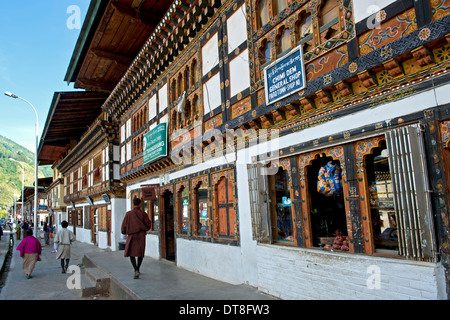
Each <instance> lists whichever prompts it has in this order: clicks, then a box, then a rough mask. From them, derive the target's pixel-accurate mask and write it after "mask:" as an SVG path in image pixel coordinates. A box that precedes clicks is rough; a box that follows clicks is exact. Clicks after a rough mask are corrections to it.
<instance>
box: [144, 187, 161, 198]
mask: <svg viewBox="0 0 450 320" xmlns="http://www.w3.org/2000/svg"><path fill="white" fill-rule="evenodd" d="M158 187H159V185H158V184H155V185H149V186H145V188H142V189H141V191H142V200H151V201H155V200H156V191H157V189H156V188H158Z"/></svg>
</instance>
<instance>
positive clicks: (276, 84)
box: [264, 46, 306, 105]
mask: <svg viewBox="0 0 450 320" xmlns="http://www.w3.org/2000/svg"><path fill="white" fill-rule="evenodd" d="M264 85H265V93H266V105H269V104H272V103H274V102H276V101H279V100H281V99H283V98H285V97H287V96H289V95H291V94H293V93H295V92H297V91H299V90H301V89H303V88H305V87H306V76H305V64H304V61H303V50H302V46H298V47H297V48H295V49H292V51H291V52H289V53H288V54H287V55H285V56H283V57H282V58H280V59H278V60H277V61H275V62H274V63H271V64H270V65H268V66H267V67H266V68H264Z"/></svg>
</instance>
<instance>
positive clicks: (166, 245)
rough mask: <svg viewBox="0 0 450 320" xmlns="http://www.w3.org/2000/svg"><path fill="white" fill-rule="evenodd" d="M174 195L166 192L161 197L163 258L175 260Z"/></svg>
mask: <svg viewBox="0 0 450 320" xmlns="http://www.w3.org/2000/svg"><path fill="white" fill-rule="evenodd" d="M173 200H174V199H173V193H172V192H170V191H166V192H165V193H164V194H163V196H162V197H161V202H162V203H161V204H162V208H163V210H162V213H163V214H162V219H161V220H162V221H161V257H162V258H164V259H167V260H171V261H174V260H175V220H174V212H173Z"/></svg>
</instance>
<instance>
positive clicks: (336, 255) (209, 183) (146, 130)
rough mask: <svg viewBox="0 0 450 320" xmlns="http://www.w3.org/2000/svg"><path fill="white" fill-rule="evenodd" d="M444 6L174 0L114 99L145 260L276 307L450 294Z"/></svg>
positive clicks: (448, 37) (122, 172) (123, 175)
mask: <svg viewBox="0 0 450 320" xmlns="http://www.w3.org/2000/svg"><path fill="white" fill-rule="evenodd" d="M136 10H138V8H134V9H133V12H134V13H136ZM122 11H125V10H122ZM449 13H450V4H449V2H448V1H446V0H417V1H413V0H397V1H393V0H381V1H358V0H310V1H291V0H260V1H244V0H232V1H202V0H191V1H188V0H177V1H174V2H173V3H171V4H170V6H169V7H168V10H167V12H166V13H165V14H164V15H162V17H161V19H159V20H158V24H157V25H156V26H155V29H154V31H152V33H151V34H150V35H149V37H148V38H147V40H146V41H145V43H143V46H142V48H141V49H140V51H139V52H138V53H137V55H136V57H135V58H134V59H133V61H132V62H131V64H130V65H129V66H128V68H127V70H126V72H125V73H124V74H123V76H122V77H121V78H120V80H118V82H117V84H116V85H115V86H114V88H113V89H112V91H111V92H110V93H109V95H108V97H107V98H106V100H105V101H104V103H103V104H102V110H103V112H104V117H105V118H104V119H105V121H107V122H108V123H111V124H112V125H113V127H115V128H117V129H118V132H117V139H118V141H117V144H116V145H115V147H116V150H117V157H116V158H114V159H115V160H114V163H115V164H117V170H118V175H117V179H120V182H121V183H122V184H123V187H124V188H126V189H125V192H124V204H123V207H124V208H126V210H129V209H131V203H132V199H134V198H135V197H139V198H142V199H143V200H144V207H145V210H146V211H147V212H148V214H149V216H150V218H151V220H152V222H153V226H152V230H150V231H149V232H148V234H147V237H146V239H147V247H146V254H147V255H148V256H150V257H153V258H156V259H165V260H169V261H173V262H174V263H175V264H176V265H177V266H179V267H182V268H185V269H187V270H191V271H194V272H198V273H200V274H203V275H205V276H208V277H211V278H215V279H218V280H221V281H226V282H229V283H234V284H242V283H244V284H249V285H251V286H254V287H257V288H258V289H259V290H260V291H262V292H265V293H268V294H271V295H274V296H277V297H280V298H282V299H337V298H341V297H342V298H344V299H448V297H449V292H450V275H449V271H450V269H449V266H450V239H449V233H448V230H449V209H448V208H449V207H448V204H449V203H448V200H449V197H448V195H449V194H448V185H449V184H450V171H449V169H448V168H449V167H450V166H449V163H450V151H449V148H450V142H449V140H450V134H449V130H450V104H449V103H450V98H449V97H450V96H449V95H448V93H447V92H448V90H449V89H450V85H449V74H448V68H449V61H450V44H449V41H450V28H449V25H450V17H449ZM100 82H101V81H100ZM113 216H114V214H113ZM115 219H116V221H117V222H118V221H119V220H120V216H117V217H116V218H115ZM116 229H117V227H116ZM116 239H117V238H116Z"/></svg>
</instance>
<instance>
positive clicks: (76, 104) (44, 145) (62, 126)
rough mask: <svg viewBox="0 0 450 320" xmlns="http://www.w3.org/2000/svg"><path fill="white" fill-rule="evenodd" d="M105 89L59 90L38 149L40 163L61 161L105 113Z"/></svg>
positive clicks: (53, 101) (54, 97) (55, 95)
mask: <svg viewBox="0 0 450 320" xmlns="http://www.w3.org/2000/svg"><path fill="white" fill-rule="evenodd" d="M107 97H108V95H107V94H106V93H101V92H85V91H72V92H55V94H54V95H53V100H52V104H51V106H50V110H49V113H48V116H47V120H46V123H45V127H44V130H43V132H42V137H41V140H40V144H39V148H38V162H39V165H49V164H53V163H54V162H55V161H57V160H58V159H59V158H60V157H61V155H62V154H64V153H65V152H66V151H67V150H68V149H69V148H70V146H74V144H76V143H77V142H78V141H79V140H80V138H81V136H82V135H83V133H85V132H86V130H87V129H88V128H89V126H90V125H92V123H93V122H94V120H95V119H96V118H97V117H98V116H99V115H100V114H101V112H102V109H101V106H102V104H103V102H104V101H105V99H106V98H107Z"/></svg>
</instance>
